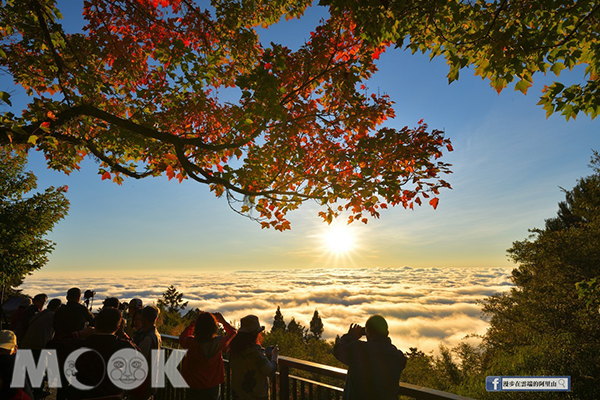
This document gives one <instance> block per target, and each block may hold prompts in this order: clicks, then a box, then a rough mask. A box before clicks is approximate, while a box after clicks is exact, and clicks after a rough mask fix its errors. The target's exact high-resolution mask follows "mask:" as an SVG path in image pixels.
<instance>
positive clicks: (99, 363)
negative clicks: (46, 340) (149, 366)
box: [69, 307, 147, 400]
mask: <svg viewBox="0 0 600 400" xmlns="http://www.w3.org/2000/svg"><path fill="white" fill-rule="evenodd" d="M122 323H123V319H122V317H121V311H119V310H117V309H116V308H112V307H108V308H104V309H102V310H101V311H100V312H99V313H98V316H97V317H96V325H95V331H94V334H93V335H92V336H90V337H88V338H86V339H83V340H81V341H79V342H78V343H77V344H78V346H77V347H78V348H87V349H91V350H93V351H87V352H85V353H82V354H81V355H80V356H79V358H78V359H77V361H76V363H75V369H76V371H77V372H76V378H77V381H78V382H79V383H81V384H83V385H86V386H91V387H93V389H90V390H80V389H77V388H76V387H74V386H71V387H70V390H69V400H72V399H91V398H101V397H109V396H120V395H122V394H123V389H121V388H119V387H117V386H115V384H114V383H113V382H112V381H111V379H110V378H109V376H108V374H109V373H114V372H112V370H111V367H113V366H111V365H109V360H110V358H111V357H112V355H113V354H115V353H116V352H117V351H119V350H122V349H133V350H135V346H134V345H133V344H132V343H131V342H130V341H127V340H123V339H120V338H119V337H117V335H116V333H117V331H118V330H119V327H120V326H121V324H122ZM124 361H125V362H129V361H130V360H124ZM107 369H108V372H107ZM125 369H126V367H125ZM146 372H147V371H146Z"/></svg>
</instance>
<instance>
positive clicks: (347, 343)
mask: <svg viewBox="0 0 600 400" xmlns="http://www.w3.org/2000/svg"><path fill="white" fill-rule="evenodd" d="M363 335H366V336H367V340H366V341H363V340H360V338H361V337H362V336H363ZM388 335H389V331H388V324H387V321H386V320H385V318H383V317H382V316H381V315H373V316H371V317H370V318H369V319H368V320H367V323H366V325H365V327H364V328H363V327H362V326H360V325H357V324H351V325H350V329H349V330H348V333H346V334H345V335H343V336H342V337H341V338H340V340H339V341H338V342H337V343H336V345H335V346H334V348H333V354H334V356H335V358H337V359H338V360H339V361H341V362H343V363H344V364H346V365H347V366H348V374H347V375H346V383H345V385H344V395H343V397H342V399H343V400H398V394H399V393H398V391H399V384H398V383H399V382H400V374H401V373H402V370H403V369H404V367H405V366H406V357H405V356H404V354H403V353H402V352H401V351H400V350H398V349H397V348H396V346H394V345H393V344H392V341H391V340H390V338H389V337H388Z"/></svg>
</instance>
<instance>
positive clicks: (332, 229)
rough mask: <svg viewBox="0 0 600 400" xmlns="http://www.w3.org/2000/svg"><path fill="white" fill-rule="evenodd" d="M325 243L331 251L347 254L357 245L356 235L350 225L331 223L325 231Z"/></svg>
mask: <svg viewBox="0 0 600 400" xmlns="http://www.w3.org/2000/svg"><path fill="white" fill-rule="evenodd" d="M323 245H324V247H325V249H326V250H327V251H328V252H330V253H333V254H336V255H343V254H347V253H350V252H351V251H352V250H354V248H355V247H356V236H355V235H354V232H353V231H352V230H350V228H349V227H348V225H341V224H340V225H330V226H328V227H327V229H326V231H325V232H324V233H323Z"/></svg>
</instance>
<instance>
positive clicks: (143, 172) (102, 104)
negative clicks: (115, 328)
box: [0, 0, 452, 230]
mask: <svg viewBox="0 0 600 400" xmlns="http://www.w3.org/2000/svg"><path fill="white" fill-rule="evenodd" d="M5 3H6V4H5V5H4V7H2V9H1V10H0V66H1V67H2V68H4V70H5V71H6V72H7V74H8V75H9V76H12V78H13V80H14V82H15V83H16V85H17V87H18V88H20V89H21V90H23V91H25V92H26V93H27V94H28V95H29V97H30V101H29V103H28V104H27V106H26V108H25V109H24V110H14V111H15V112H12V110H13V109H14V108H15V107H11V103H10V95H9V94H8V93H0V99H2V101H3V102H4V103H6V105H7V106H9V107H10V109H11V111H10V112H5V113H4V114H2V115H1V116H0V143H2V144H3V145H5V146H11V147H13V148H18V149H28V148H37V149H39V150H41V151H43V152H44V153H45V154H46V158H47V160H48V165H49V166H50V167H52V168H54V169H57V170H61V171H64V172H66V173H69V172H71V171H73V170H75V169H79V165H80V163H81V161H82V159H83V158H84V157H91V158H93V159H95V160H97V161H98V163H99V164H100V165H99V169H98V172H99V174H100V175H101V177H102V179H107V180H109V179H110V180H113V181H114V182H116V183H117V184H121V183H122V181H123V178H124V177H127V176H128V177H133V178H138V179H139V178H144V177H148V176H160V175H164V176H166V177H167V178H168V179H177V180H178V181H180V182H181V181H183V180H184V179H192V180H195V181H197V182H200V183H202V184H206V185H208V186H209V187H210V189H211V190H212V191H213V192H214V193H215V195H216V196H218V197H221V196H223V197H225V199H226V200H227V201H228V203H229V204H230V206H231V207H232V208H233V209H234V210H235V211H236V212H238V213H240V214H243V215H245V216H248V217H250V218H252V219H255V220H257V221H259V222H261V226H262V227H263V228H275V229H278V230H286V229H290V222H289V220H288V219H287V218H286V215H287V213H288V212H290V211H292V210H294V209H296V208H298V207H299V206H300V205H301V204H302V203H304V202H306V201H309V200H314V201H316V202H317V203H318V204H319V205H320V206H321V207H322V211H321V212H320V214H319V215H320V216H321V217H322V218H323V219H324V220H325V221H327V222H331V220H332V219H333V218H335V217H337V216H338V215H339V214H340V213H341V212H344V211H346V212H347V213H348V214H349V222H352V221H356V220H360V221H362V222H365V223H366V222H367V221H368V219H369V218H377V217H378V216H379V212H380V209H382V208H387V207H388V206H395V205H402V206H403V207H410V208H412V207H413V206H414V204H415V203H416V204H418V205H420V204H421V203H422V200H423V199H429V203H430V205H431V206H433V207H434V208H435V207H437V204H438V197H437V196H438V194H439V190H440V189H442V188H450V185H449V184H448V183H447V182H446V181H444V180H443V179H441V176H442V175H443V174H447V173H449V172H450V169H449V168H450V166H449V165H448V164H446V163H443V162H439V161H436V160H437V159H438V158H440V157H441V156H442V154H443V151H445V149H448V151H451V149H452V148H451V145H450V142H449V140H448V139H447V138H445V137H444V133H443V132H441V131H439V130H431V131H429V130H428V128H427V125H426V124H423V123H419V124H418V126H417V127H416V128H408V127H405V128H404V129H400V130H396V129H390V128H386V127H384V126H383V123H384V122H385V121H386V120H387V119H389V118H393V117H394V110H393V108H392V102H391V100H390V99H389V98H388V96H386V95H384V94H383V95H382V94H376V93H369V91H368V90H367V88H366V85H365V84H366V82H367V81H368V79H369V78H370V77H371V76H372V74H373V73H375V72H376V70H377V68H376V65H375V59H376V58H377V57H378V56H379V54H380V53H381V52H382V51H384V50H385V47H386V46H384V45H381V44H380V43H376V44H373V43H371V42H369V41H366V40H364V39H362V38H361V37H360V36H358V35H356V34H355V21H354V19H353V18H352V16H351V15H350V14H348V13H341V14H334V15H332V17H331V18H329V19H327V20H325V21H322V22H321V23H320V24H319V25H318V26H317V27H316V28H315V30H314V31H313V33H312V34H311V37H310V39H309V40H307V42H306V43H305V44H304V45H303V46H301V47H300V48H299V49H297V50H295V51H294V50H291V49H289V48H288V47H286V46H284V45H283V44H278V43H271V44H270V45H269V46H266V45H263V44H262V43H261V42H260V41H259V38H258V33H257V29H258V28H259V27H263V26H268V25H270V24H273V23H275V22H277V21H279V20H280V19H281V18H282V17H285V18H297V17H300V16H301V15H302V14H303V12H304V10H305V9H306V7H308V6H309V5H310V2H309V1H307V0H279V1H274V2H261V1H244V2H238V1H225V0H222V1H215V2H213V3H212V6H213V7H214V8H213V9H211V10H208V9H204V8H202V7H201V6H200V5H198V4H196V3H194V2H191V1H188V0H169V1H166V0H164V1H142V0H116V1H108V0H89V1H85V2H84V8H83V16H84V18H85V20H86V26H85V28H84V29H83V32H67V31H66V30H65V28H64V26H63V24H62V21H61V18H62V17H61V14H60V11H59V10H58V8H57V6H56V3H55V2H54V1H53V0H29V1H7V2H5Z"/></svg>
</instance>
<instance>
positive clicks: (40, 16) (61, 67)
mask: <svg viewBox="0 0 600 400" xmlns="http://www.w3.org/2000/svg"><path fill="white" fill-rule="evenodd" d="M32 3H33V9H34V11H35V14H36V16H37V19H38V22H39V24H40V28H41V29H42V33H43V34H44V39H45V41H46V43H47V44H48V47H49V48H50V52H51V53H52V58H53V59H54V63H55V64H56V68H57V69H58V73H57V74H56V79H58V86H59V87H60V91H61V92H62V94H63V95H64V96H65V100H66V101H67V103H68V104H69V105H71V100H70V96H69V95H68V93H67V91H66V89H65V87H64V85H63V82H62V78H61V76H62V75H63V74H64V70H65V68H66V66H65V64H64V63H63V60H62V59H61V58H60V56H59V55H58V52H57V51H56V47H54V43H53V42H52V37H51V36H50V30H49V29H48V25H47V24H46V18H45V17H44V13H43V11H42V9H41V6H40V3H39V2H38V0H33V1H32Z"/></svg>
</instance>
